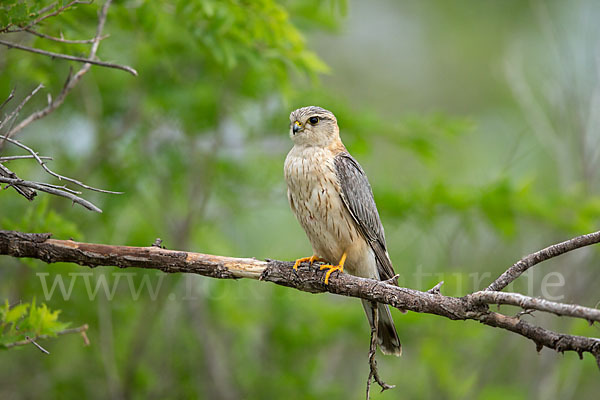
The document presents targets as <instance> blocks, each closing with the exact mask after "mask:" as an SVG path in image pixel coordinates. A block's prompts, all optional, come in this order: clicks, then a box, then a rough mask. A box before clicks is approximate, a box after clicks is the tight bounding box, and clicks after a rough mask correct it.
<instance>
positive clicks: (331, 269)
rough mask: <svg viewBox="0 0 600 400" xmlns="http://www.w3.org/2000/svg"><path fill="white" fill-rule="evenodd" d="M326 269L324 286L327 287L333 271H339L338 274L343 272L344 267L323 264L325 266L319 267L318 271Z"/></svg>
mask: <svg viewBox="0 0 600 400" xmlns="http://www.w3.org/2000/svg"><path fill="white" fill-rule="evenodd" d="M324 269H327V270H328V271H327V273H326V274H325V284H326V285H329V277H330V276H331V273H332V272H333V271H340V272H344V266H343V265H329V264H325V265H321V267H320V268H319V270H320V271H322V270H324Z"/></svg>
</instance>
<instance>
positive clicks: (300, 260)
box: [294, 254, 325, 270]
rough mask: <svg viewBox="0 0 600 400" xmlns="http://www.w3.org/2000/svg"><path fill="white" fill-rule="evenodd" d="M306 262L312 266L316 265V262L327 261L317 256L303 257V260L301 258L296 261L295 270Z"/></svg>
mask: <svg viewBox="0 0 600 400" xmlns="http://www.w3.org/2000/svg"><path fill="white" fill-rule="evenodd" d="M305 261H308V263H309V264H310V265H312V263H314V262H315V261H325V260H323V259H322V258H321V257H319V256H317V255H316V254H313V255H312V256H310V257H302V258H299V259H297V260H296V262H295V263H294V269H295V270H297V269H298V266H299V265H300V263H303V262H305Z"/></svg>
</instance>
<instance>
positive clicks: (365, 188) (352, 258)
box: [284, 106, 402, 355]
mask: <svg viewBox="0 0 600 400" xmlns="http://www.w3.org/2000/svg"><path fill="white" fill-rule="evenodd" d="M290 123H291V125H290V137H291V139H292V141H293V142H294V147H293V148H292V149H291V150H290V152H289V153H288V155H287V157H286V160H285V166H284V173H285V179H286V182H287V186H288V200H289V202H290V206H291V208H292V211H293V212H294V214H295V215H296V218H297V219H298V221H299V222H300V225H301V226H302V228H304V231H305V232H306V235H307V236H308V239H309V241H310V243H311V245H312V248H313V256H312V257H310V258H302V259H299V260H297V263H296V266H297V265H298V263H299V261H306V260H310V261H311V262H312V261H314V260H316V259H321V260H324V261H326V262H327V263H328V264H330V265H329V266H324V267H326V268H329V271H328V272H327V275H326V278H325V283H327V281H328V278H329V275H330V274H331V272H333V271H334V270H343V269H345V270H346V271H347V272H349V273H350V274H352V275H356V276H361V277H365V278H372V279H378V280H386V279H390V278H392V277H393V276H394V269H393V266H392V262H391V260H390V258H389V255H388V253H387V249H386V243H385V235H384V231H383V226H382V224H381V221H380V219H379V213H378V212H377V207H376V205H375V201H374V199H373V193H372V191H371V186H370V185H369V181H368V179H367V176H366V175H365V173H364V171H363V169H362V168H361V166H360V165H359V164H358V162H357V161H356V160H355V159H354V158H352V156H351V155H350V154H349V153H348V151H347V150H346V147H345V146H344V144H343V143H342V141H341V139H340V136H339V128H338V125H337V120H336V118H335V116H334V115H333V114H332V113H331V112H330V111H327V110H325V109H323V108H321V107H314V106H311V107H304V108H300V109H298V110H295V111H293V112H292V113H291V115H290ZM324 267H321V268H322V269H323V268H324ZM363 307H364V309H365V312H366V314H367V318H368V319H369V322H370V324H371V325H372V324H373V310H372V306H371V303H370V302H368V301H364V300H363ZM377 309H378V311H379V324H378V339H379V346H380V348H381V350H382V351H383V352H384V353H385V354H395V355H400V354H401V353H402V347H401V345H400V340H399V339H398V334H397V333H396V328H395V327H394V321H393V320H392V316H391V314H390V311H389V308H388V307H387V306H386V305H384V304H378V305H377Z"/></svg>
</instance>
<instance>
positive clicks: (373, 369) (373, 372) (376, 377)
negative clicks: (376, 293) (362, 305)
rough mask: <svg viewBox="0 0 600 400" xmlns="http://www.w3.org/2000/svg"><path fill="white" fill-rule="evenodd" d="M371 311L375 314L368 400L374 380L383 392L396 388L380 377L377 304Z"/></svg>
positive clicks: (373, 304) (371, 343)
mask: <svg viewBox="0 0 600 400" xmlns="http://www.w3.org/2000/svg"><path fill="white" fill-rule="evenodd" d="M371 311H372V312H373V325H372V326H371V340H370V342H369V343H370V346H369V377H368V378H367V400H369V399H370V398H371V383H372V382H373V380H374V381H375V382H377V384H378V385H379V386H380V387H381V391H382V392H383V391H385V390H388V389H393V388H395V387H396V386H395V385H388V384H387V383H385V382H384V381H383V380H382V379H381V378H380V377H379V371H378V370H377V361H376V360H375V354H376V353H377V329H378V326H379V311H378V309H377V303H372V304H371Z"/></svg>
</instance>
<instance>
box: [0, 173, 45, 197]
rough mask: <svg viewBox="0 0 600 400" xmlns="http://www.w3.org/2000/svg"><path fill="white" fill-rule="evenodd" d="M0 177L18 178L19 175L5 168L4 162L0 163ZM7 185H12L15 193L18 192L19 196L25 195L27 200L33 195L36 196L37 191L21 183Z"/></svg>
mask: <svg viewBox="0 0 600 400" xmlns="http://www.w3.org/2000/svg"><path fill="white" fill-rule="evenodd" d="M0 177H4V178H9V179H15V180H20V179H19V177H18V176H17V175H16V174H15V173H14V172H12V171H11V170H10V169H8V168H6V167H5V166H4V164H0ZM9 186H10V187H12V188H13V189H15V190H16V191H17V193H19V194H20V195H21V196H23V197H25V198H26V199H27V200H29V201H31V200H33V198H34V197H35V196H37V193H36V192H35V190H33V189H30V188H28V187H27V186H23V185H9Z"/></svg>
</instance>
